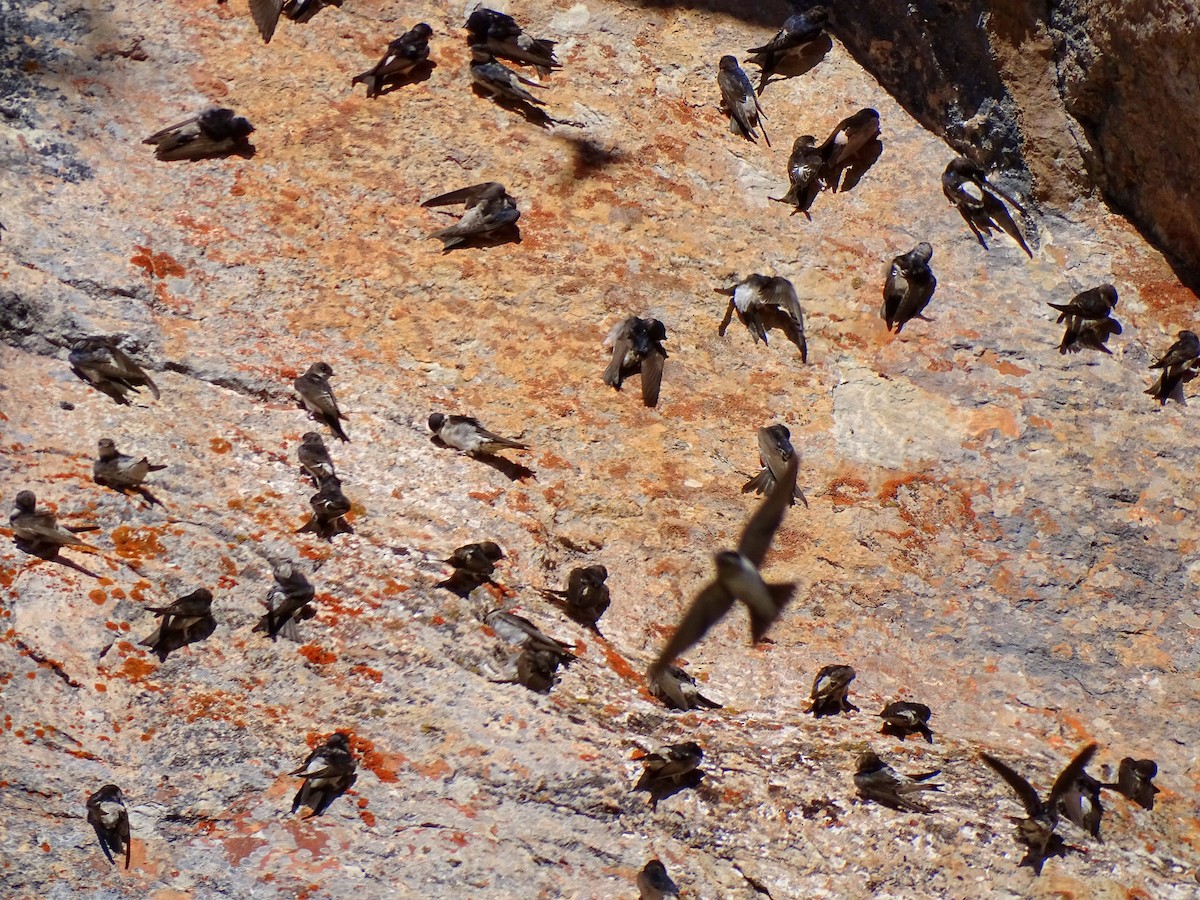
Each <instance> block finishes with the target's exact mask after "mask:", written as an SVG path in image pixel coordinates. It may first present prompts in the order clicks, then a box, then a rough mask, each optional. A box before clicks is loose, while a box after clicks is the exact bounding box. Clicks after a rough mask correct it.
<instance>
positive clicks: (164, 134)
mask: <svg viewBox="0 0 1200 900" xmlns="http://www.w3.org/2000/svg"><path fill="white" fill-rule="evenodd" d="M253 132H254V126H253V125H251V124H250V120H249V119H246V118H245V117H243V116H239V115H236V114H235V113H234V111H233V110H232V109H225V108H224V107H216V106H213V107H210V108H208V109H206V110H204V112H202V113H200V115H198V116H193V117H192V118H190V119H187V120H186V121H183V122H178V123H176V124H175V125H170V126H168V127H166V128H164V129H163V130H162V131H156V132H154V134H152V135H150V137H148V138H146V139H145V140H144V141H142V143H143V144H153V145H154V155H155V157H157V158H158V159H160V160H163V161H166V162H176V161H178V160H184V159H187V160H197V159H212V158H213V157H218V156H230V155H232V154H249V153H252V152H253V149H254V148H253V147H252V146H251V145H250V141H249V137H250V135H251V134H252V133H253Z"/></svg>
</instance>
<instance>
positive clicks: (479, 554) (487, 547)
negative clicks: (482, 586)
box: [444, 541, 504, 578]
mask: <svg viewBox="0 0 1200 900" xmlns="http://www.w3.org/2000/svg"><path fill="white" fill-rule="evenodd" d="M501 559H504V551H503V550H501V549H500V545H499V544H497V543H496V542H494V541H481V542H479V543H477V544H464V545H463V546H461V547H459V548H458V549H457V550H455V551H454V552H453V553H451V554H450V557H449V559H446V560H444V561H445V562H447V563H449V564H450V565H452V566H453V567H454V568H455V569H457V570H459V571H462V572H469V573H470V574H472V575H481V576H483V577H485V578H487V577H491V575H493V574H494V573H495V571H496V563H497V562H498V561H499V560H501Z"/></svg>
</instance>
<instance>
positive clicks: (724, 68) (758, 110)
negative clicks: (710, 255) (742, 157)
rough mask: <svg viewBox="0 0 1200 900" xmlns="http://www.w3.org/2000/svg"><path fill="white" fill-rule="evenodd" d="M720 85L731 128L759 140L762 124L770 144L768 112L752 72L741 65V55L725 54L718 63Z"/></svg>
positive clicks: (764, 138)
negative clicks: (757, 91)
mask: <svg viewBox="0 0 1200 900" xmlns="http://www.w3.org/2000/svg"><path fill="white" fill-rule="evenodd" d="M717 87H719V88H720V89H721V105H722V107H724V109H725V111H726V112H728V113H729V130H730V132H731V133H733V134H740V135H741V136H742V137H744V138H745V139H746V140H748V141H750V142H752V143H757V138H758V132H757V131H755V130H754V129H756V128H761V129H762V135H763V140H764V141H766V142H767V146H768V147H770V146H771V139H770V138H769V137H767V129H766V126H765V125H763V124H762V119H765V118H766V116H765V115H764V114H763V111H762V105H761V104H760V103H759V102H758V94H756V93H755V92H754V85H753V84H751V83H750V78H749V76H748V75H746V73H745V72H743V71H742V67H741V66H739V65H738V61H737V57H735V56H728V55H727V56H722V57H721V60H720V62H718V63H717Z"/></svg>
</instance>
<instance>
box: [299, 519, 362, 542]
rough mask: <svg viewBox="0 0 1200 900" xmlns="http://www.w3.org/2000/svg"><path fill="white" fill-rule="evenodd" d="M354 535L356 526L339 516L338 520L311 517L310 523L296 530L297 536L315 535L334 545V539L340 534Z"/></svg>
mask: <svg viewBox="0 0 1200 900" xmlns="http://www.w3.org/2000/svg"><path fill="white" fill-rule="evenodd" d="M354 533H355V532H354V526H353V525H351V524H350V523H349V522H347V521H346V518H345V517H344V516H338V517H337V518H336V519H321V518H320V517H318V516H315V515H313V516H309V519H308V521H307V522H305V523H304V525H302V526H301V527H300V528H297V529H296V534H313V535H316V536H317V537H318V538H320V539H321V540H323V541H325V543H327V544H332V543H333V539H334V538H335V537H336V536H337V535H339V534H354Z"/></svg>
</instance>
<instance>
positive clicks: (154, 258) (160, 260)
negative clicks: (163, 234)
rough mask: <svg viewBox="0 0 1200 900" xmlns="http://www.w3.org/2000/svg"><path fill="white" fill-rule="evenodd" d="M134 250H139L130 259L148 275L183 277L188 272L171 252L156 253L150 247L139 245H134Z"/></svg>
mask: <svg viewBox="0 0 1200 900" xmlns="http://www.w3.org/2000/svg"><path fill="white" fill-rule="evenodd" d="M133 249H134V250H136V251H137V253H135V254H134V255H133V256H131V257H130V258H129V261H130V262H131V263H133V264H134V265H135V266H137V267H138V268H140V269H144V270H145V272H146V274H147V275H151V276H153V277H155V278H167V277H173V278H182V277H183V276H184V275H186V274H187V273H186V272H185V271H184V268H183V266H181V265H180V264H179V263H177V262H176V261H175V259H174V257H172V256H171V255H170V254H169V253H154V252H153V251H152V250H151V249H150V248H149V247H139V246H137V245H134V248H133Z"/></svg>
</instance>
